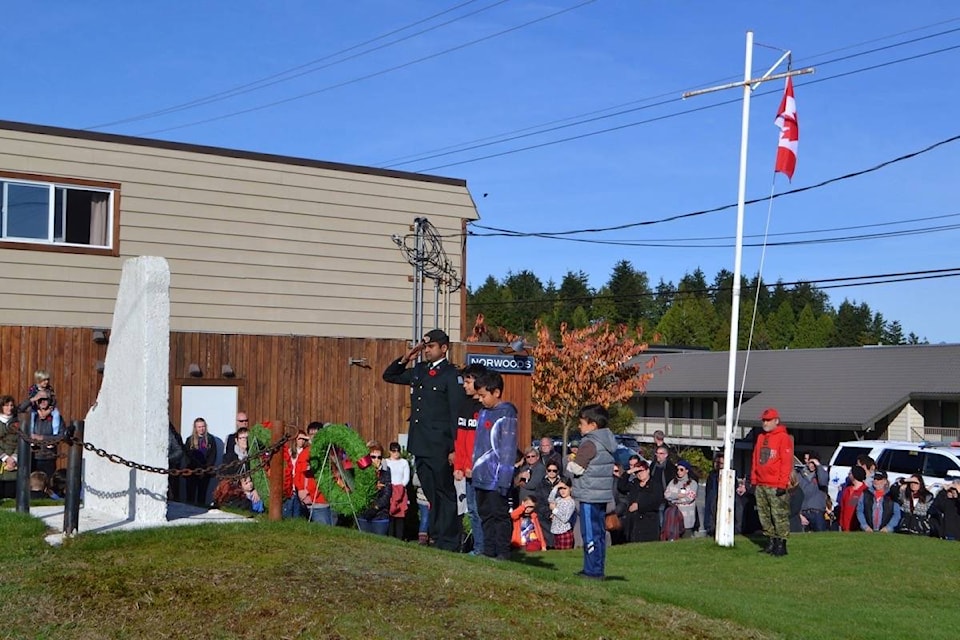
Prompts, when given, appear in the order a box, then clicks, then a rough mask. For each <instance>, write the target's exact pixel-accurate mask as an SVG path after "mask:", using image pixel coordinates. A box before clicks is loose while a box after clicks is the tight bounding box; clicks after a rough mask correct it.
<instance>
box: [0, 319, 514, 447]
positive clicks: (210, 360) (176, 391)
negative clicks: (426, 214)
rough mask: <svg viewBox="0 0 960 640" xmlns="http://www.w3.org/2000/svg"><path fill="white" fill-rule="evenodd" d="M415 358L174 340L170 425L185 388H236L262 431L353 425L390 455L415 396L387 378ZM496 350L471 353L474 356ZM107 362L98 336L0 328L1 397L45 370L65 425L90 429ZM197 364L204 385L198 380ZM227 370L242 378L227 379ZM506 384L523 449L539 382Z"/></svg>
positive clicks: (314, 343)
mask: <svg viewBox="0 0 960 640" xmlns="http://www.w3.org/2000/svg"><path fill="white" fill-rule="evenodd" d="M407 349H408V342H407V341H405V340H372V339H361V338H322V337H316V336H277V335H228V334H212V333H198V332H181V331H177V332H171V334H170V415H171V416H173V417H174V418H173V421H174V423H175V424H176V422H177V419H178V418H177V417H178V416H179V415H180V389H181V387H182V386H184V385H186V386H191V385H210V384H219V385H231V386H236V387H238V402H239V409H241V410H244V411H246V412H247V413H248V414H249V415H250V418H251V419H252V420H254V421H262V420H283V422H284V424H286V425H288V428H289V429H294V428H295V427H306V425H307V423H309V422H311V421H313V420H321V421H323V422H348V423H350V424H351V425H353V426H354V427H355V428H356V429H357V430H358V431H359V433H360V434H361V435H362V437H363V438H365V439H370V438H375V439H377V440H379V441H380V442H382V443H383V444H384V446H386V444H387V443H389V442H391V441H393V440H396V439H397V436H398V434H400V433H406V431H407V422H406V420H407V416H408V415H409V412H410V388H409V387H405V386H401V385H395V384H389V383H386V382H384V381H383V379H382V377H381V375H382V374H383V370H384V369H385V368H386V367H387V365H388V364H390V362H391V361H392V360H394V359H396V358H398V357H399V356H401V355H403V354H404V353H406V351H407ZM491 349H493V347H486V348H481V349H478V348H477V347H476V345H470V351H471V352H477V351H480V352H486V353H491V352H493V351H491ZM465 351H466V350H465V349H464V345H462V344H455V345H453V349H452V355H451V361H452V362H456V363H460V362H463V359H464V353H465ZM106 352H107V345H102V344H96V343H95V342H94V341H93V329H90V328H65V327H11V326H0V353H3V354H4V357H3V359H2V360H0V394H10V395H12V396H14V397H15V398H16V399H17V401H18V402H19V401H20V400H23V399H24V397H26V390H27V387H29V386H30V385H31V384H32V383H33V372H34V371H36V370H37V369H44V370H47V371H49V372H50V374H51V376H52V384H53V386H54V389H55V390H56V392H57V402H58V405H59V407H60V411H61V413H62V414H63V416H64V418H66V419H68V420H72V419H83V418H84V417H85V416H86V413H87V411H88V409H89V408H90V407H91V406H92V405H93V403H94V402H96V400H97V393H98V392H99V389H100V382H101V375H100V374H98V373H97V372H96V363H97V361H98V360H105V359H106ZM351 358H353V359H363V358H365V359H366V366H362V365H351V364H349V363H350V359H351ZM191 363H195V364H198V365H199V366H200V369H201V371H202V372H203V377H201V378H191V377H190V376H189V373H188V370H189V366H190V364H191ZM225 364H229V365H230V366H231V367H232V368H233V371H234V373H235V377H234V378H224V377H223V376H222V375H221V371H222V367H223V365H225ZM504 380H505V386H506V388H505V389H504V398H505V399H507V400H509V401H510V402H512V403H513V404H514V405H516V406H517V409H518V411H519V415H520V433H519V434H518V441H519V443H520V444H521V446H522V445H525V444H527V443H529V440H530V376H524V375H510V374H508V375H505V376H504ZM177 426H178V427H181V428H182V425H177ZM94 444H96V445H97V446H103V447H106V445H105V444H104V443H94Z"/></svg>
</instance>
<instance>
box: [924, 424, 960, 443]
mask: <svg viewBox="0 0 960 640" xmlns="http://www.w3.org/2000/svg"><path fill="white" fill-rule="evenodd" d="M918 431H920V433H921V434H922V436H923V439H924V440H927V441H929V442H956V441H958V440H960V429H958V428H956V427H921V428H920V429H919V430H918Z"/></svg>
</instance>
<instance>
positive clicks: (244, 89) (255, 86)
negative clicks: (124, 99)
mask: <svg viewBox="0 0 960 640" xmlns="http://www.w3.org/2000/svg"><path fill="white" fill-rule="evenodd" d="M478 1H479V0H467V1H466V2H461V3H460V4H458V5H456V6H453V7H450V8H449V9H445V10H443V11H440V12H439V13H435V14H433V15H432V16H428V17H426V18H422V19H420V20H417V21H416V22H411V23H410V24H408V25H405V26H403V27H400V28H399V29H394V30H392V31H388V32H387V33H384V34H381V35H379V36H376V37H374V38H371V39H369V40H366V41H364V42H360V43H358V44H355V45H352V46H349V47H347V48H345V49H341V50H339V51H335V52H334V53H330V54H327V55H325V56H322V57H320V58H317V59H315V60H311V61H309V62H304V63H303V64H299V65H297V66H295V67H290V68H289V69H285V70H283V71H279V72H277V73H274V74H271V75H269V76H266V77H263V78H260V79H258V80H253V81H251V82H247V83H245V84H241V85H238V86H235V87H232V88H230V89H224V90H223V91H218V92H217V93H212V94H210V95H207V96H203V97H200V98H196V99H194V100H190V101H188V102H181V103H180V104H175V105H172V106H169V107H165V108H163V109H157V110H156V111H150V112H147V113H142V114H139V115H133V116H129V117H127V118H122V119H120V120H114V121H112V122H105V123H103V124H98V125H94V126H91V127H87V129H88V130H95V129H105V128H107V127H112V126H115V125H118V124H127V123H129V122H139V121H141V120H149V119H151V118H156V117H158V116H162V115H167V114H170V113H176V112H178V111H185V110H187V109H193V108H194V107H199V106H203V105H207V104H212V103H214V102H220V101H221V100H227V99H229V98H233V97H236V96H239V95H243V94H245V93H250V92H252V91H259V90H260V89H264V88H266V87H270V86H273V85H275V84H280V83H282V82H288V81H290V80H293V79H294V78H299V77H300V76H304V75H307V74H309V73H315V72H317V71H320V70H323V69H328V68H330V67H332V66H335V65H338V64H341V63H343V62H346V61H348V60H353V59H355V58H359V57H361V56H365V55H367V54H368V53H372V52H374V51H379V50H381V49H385V48H387V47H392V46H393V45H395V44H398V43H400V42H404V41H406V40H410V39H411V38H415V37H417V36H419V35H423V34H424V33H428V32H430V31H434V30H436V29H440V28H442V27H445V26H447V25H450V24H453V23H454V22H458V21H460V20H463V19H465V18H469V17H472V16H474V15H476V14H478V13H482V12H484V11H487V10H488V9H492V8H494V7H496V6H498V5H501V4H503V3H505V2H509V1H510V0H498V2H495V3H494V4H491V5H488V6H486V7H483V8H481V9H477V10H476V11H472V12H470V13H466V14H464V15H461V16H458V17H456V18H453V19H451V20H448V21H446V22H443V23H440V24H438V25H434V26H432V27H428V28H426V29H422V30H420V31H417V32H416V33H413V34H409V35H407V36H404V37H403V38H399V39H397V40H392V41H390V42H388V43H386V44H382V45H379V46H377V47H373V48H372V49H367V50H365V51H361V52H360V53H356V54H354V55H351V56H349V57H346V58H342V59H340V60H336V61H334V62H331V63H329V64H325V65H323V66H321V67H315V68H313V69H309V68H308V67H313V66H314V65H316V64H319V63H321V62H326V61H327V60H330V59H332V58H336V57H337V56H341V55H344V54H347V53H350V52H351V51H354V50H355V49H359V48H361V47H365V46H367V45H370V44H373V43H375V42H378V41H380V40H384V39H386V38H389V37H390V36H393V35H396V34H398V33H401V32H403V31H407V30H408V29H412V28H413V27H416V26H418V25H421V24H424V23H426V22H430V21H431V20H435V19H436V18H439V17H441V16H443V15H446V14H448V13H450V12H452V11H456V10H457V9H461V8H463V7H465V6H467V5H470V4H473V3H475V2H478ZM304 69H306V70H305V71H304ZM297 72H299V73H297ZM291 74H292V75H291Z"/></svg>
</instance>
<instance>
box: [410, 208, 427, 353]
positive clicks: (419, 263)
mask: <svg viewBox="0 0 960 640" xmlns="http://www.w3.org/2000/svg"><path fill="white" fill-rule="evenodd" d="M424 220H425V219H424V218H414V220H413V229H414V252H413V253H414V265H413V344H419V342H420V340H421V339H423V334H424V331H423V222H424ZM419 359H420V356H419V355H418V356H417V360H419Z"/></svg>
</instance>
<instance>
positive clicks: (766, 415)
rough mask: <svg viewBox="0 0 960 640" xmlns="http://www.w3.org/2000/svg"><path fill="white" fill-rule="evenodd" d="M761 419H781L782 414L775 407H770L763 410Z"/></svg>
mask: <svg viewBox="0 0 960 640" xmlns="http://www.w3.org/2000/svg"><path fill="white" fill-rule="evenodd" d="M760 419H761V420H779V419H780V414H779V413H777V410H776V409H774V408H773V407H770V408H769V409H764V410H763V413H761V414H760Z"/></svg>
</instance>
